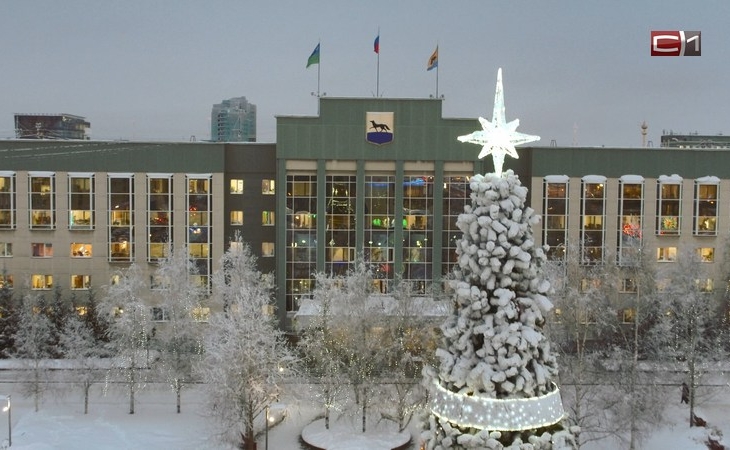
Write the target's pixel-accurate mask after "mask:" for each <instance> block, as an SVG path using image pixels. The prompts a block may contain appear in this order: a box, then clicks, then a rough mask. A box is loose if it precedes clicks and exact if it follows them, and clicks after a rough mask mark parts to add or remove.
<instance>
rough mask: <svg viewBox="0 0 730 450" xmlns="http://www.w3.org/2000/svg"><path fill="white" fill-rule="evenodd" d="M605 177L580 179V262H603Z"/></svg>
mask: <svg viewBox="0 0 730 450" xmlns="http://www.w3.org/2000/svg"><path fill="white" fill-rule="evenodd" d="M605 183H606V177H602V176H588V177H584V178H583V180H582V198H581V212H580V214H581V232H580V252H581V264H602V263H603V262H604V241H605V236H606V228H605V222H606V220H605V219H606V197H605V188H604V187H605Z"/></svg>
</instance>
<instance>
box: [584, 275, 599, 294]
mask: <svg viewBox="0 0 730 450" xmlns="http://www.w3.org/2000/svg"><path fill="white" fill-rule="evenodd" d="M600 287H601V280H599V279H597V278H583V279H582V280H580V291H581V292H589V291H591V290H594V289H598V288H600Z"/></svg>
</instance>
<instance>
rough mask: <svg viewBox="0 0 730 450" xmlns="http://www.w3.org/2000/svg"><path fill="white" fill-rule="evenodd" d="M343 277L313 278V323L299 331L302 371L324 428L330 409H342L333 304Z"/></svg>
mask: <svg viewBox="0 0 730 450" xmlns="http://www.w3.org/2000/svg"><path fill="white" fill-rule="evenodd" d="M343 285H344V283H343V282H342V277H340V276H336V275H333V276H330V275H328V274H325V273H323V272H318V273H316V274H315V289H314V291H313V293H312V294H313V298H315V299H317V301H316V303H314V302H312V305H302V307H314V308H317V311H316V314H314V317H313V318H312V321H311V322H310V323H309V324H307V326H306V327H305V328H304V329H302V330H301V339H300V341H299V348H300V349H301V352H302V356H303V361H302V362H303V365H304V370H305V371H306V373H307V375H308V376H309V377H310V378H311V379H312V380H313V383H311V385H312V387H313V389H316V390H317V393H316V396H317V398H318V399H319V400H320V402H321V403H322V406H323V408H324V426H325V429H327V430H329V428H330V413H331V411H332V409H337V408H339V407H341V406H342V404H343V403H344V401H343V398H342V396H343V392H344V390H345V389H346V385H345V383H344V382H343V381H344V379H345V378H344V376H343V374H344V371H345V368H344V360H343V357H342V355H343V348H342V345H343V341H342V339H341V336H340V335H341V333H342V332H343V330H342V329H341V328H340V327H339V326H338V322H337V315H336V312H337V309H336V302H337V300H338V299H339V298H340V297H341V296H342V286H343Z"/></svg>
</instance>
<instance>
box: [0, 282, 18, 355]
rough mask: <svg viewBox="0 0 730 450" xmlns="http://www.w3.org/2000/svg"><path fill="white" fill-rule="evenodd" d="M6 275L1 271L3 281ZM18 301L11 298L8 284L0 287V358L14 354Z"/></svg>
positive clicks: (11, 294) (11, 292) (11, 291)
mask: <svg viewBox="0 0 730 450" xmlns="http://www.w3.org/2000/svg"><path fill="white" fill-rule="evenodd" d="M7 279H8V274H7V272H5V270H4V269H3V280H7ZM19 303H20V302H19V301H18V300H17V299H16V298H15V297H14V296H13V290H12V289H10V286H9V285H8V283H2V286H0V358H10V357H12V355H13V353H14V352H15V342H14V340H13V336H14V335H15V332H16V331H17V329H18V320H19V316H20V305H19Z"/></svg>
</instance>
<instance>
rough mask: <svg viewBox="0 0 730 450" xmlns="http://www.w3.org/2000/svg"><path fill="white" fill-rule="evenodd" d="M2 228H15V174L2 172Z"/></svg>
mask: <svg viewBox="0 0 730 450" xmlns="http://www.w3.org/2000/svg"><path fill="white" fill-rule="evenodd" d="M0 228H1V229H6V230H12V229H14V228H15V172H0Z"/></svg>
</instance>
